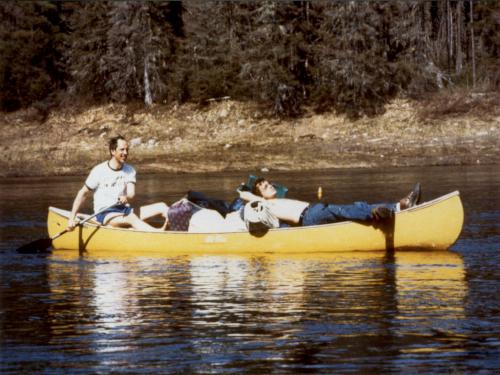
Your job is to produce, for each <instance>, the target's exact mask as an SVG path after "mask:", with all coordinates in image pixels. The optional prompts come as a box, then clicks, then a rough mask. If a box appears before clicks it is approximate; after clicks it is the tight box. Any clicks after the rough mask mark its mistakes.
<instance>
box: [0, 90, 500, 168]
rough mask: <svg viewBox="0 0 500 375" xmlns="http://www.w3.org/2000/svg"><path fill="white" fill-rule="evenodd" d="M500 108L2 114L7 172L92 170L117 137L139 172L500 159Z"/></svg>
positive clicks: (399, 104) (225, 106) (475, 101)
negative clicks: (369, 114)
mask: <svg viewBox="0 0 500 375" xmlns="http://www.w3.org/2000/svg"><path fill="white" fill-rule="evenodd" d="M464 100H465V101H464ZM467 101H468V102H467ZM499 104H500V103H498V95H496V96H495V97H492V98H491V97H488V98H484V97H481V96H478V95H476V96H475V97H474V96H470V97H469V98H465V99H464V98H463V97H462V98H460V99H457V100H456V101H455V102H453V101H452V102H450V101H449V100H448V101H447V104H446V103H443V104H442V105H440V104H439V103H438V102H437V98H436V101H432V100H430V101H427V103H422V102H414V101H410V100H402V99H399V100H395V101H394V102H392V103H390V104H389V105H387V107H386V109H387V110H386V112H385V113H384V114H383V115H381V116H378V117H374V118H362V119H358V120H356V121H353V120H350V119H347V118H346V117H345V116H341V115H336V114H333V113H328V114H313V113H312V112H311V113H308V114H305V115H304V116H303V117H301V118H299V119H294V120H284V119H270V118H269V116H266V115H265V113H264V112H263V111H262V109H260V108H258V107H257V106H255V105H251V104H245V103H239V102H234V101H230V100H222V101H213V102H210V103H209V104H207V105H206V106H204V107H202V108H200V107H199V106H195V105H193V104H185V105H181V106H177V105H168V106H167V105H156V106H153V107H151V108H149V109H144V108H142V107H137V108H133V106H125V105H117V104H110V105H106V106H101V107H92V108H87V109H85V110H75V109H73V110H71V111H70V110H64V111H62V110H59V111H54V112H52V113H51V114H50V115H49V116H48V117H47V118H46V119H43V120H44V121H41V120H40V118H39V114H38V113H37V112H36V111H35V110H34V109H30V110H24V111H18V112H14V113H9V114H0V126H1V128H0V129H1V130H0V135H1V137H0V148H1V150H2V157H1V160H0V174H1V175H2V176H48V175H79V174H86V173H88V171H89V169H90V168H91V167H92V166H93V165H94V164H96V163H98V162H100V161H101V160H104V159H105V158H107V150H106V147H107V146H106V143H107V140H108V139H109V138H110V137H111V136H113V135H115V134H122V135H124V136H126V137H127V138H128V139H129V140H130V145H131V156H130V162H131V164H133V165H134V166H136V167H137V169H139V170H140V171H141V173H157V172H212V171H232V170H261V169H269V170H298V169H317V168H351V167H383V166H412V165H420V166H421V165H464V164H498V163H500V157H499V153H498V151H497V150H498V149H499V144H500V105H499ZM446 105H448V106H449V108H450V111H447V110H446V108H444V106H446ZM431 107H432V108H433V109H432V111H430V112H429V110H428V108H431ZM438 107H439V108H438ZM453 107H455V109H454V110H453Z"/></svg>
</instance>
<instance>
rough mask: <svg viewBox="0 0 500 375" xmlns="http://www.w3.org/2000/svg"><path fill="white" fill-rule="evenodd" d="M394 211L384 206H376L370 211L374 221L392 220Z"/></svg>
mask: <svg viewBox="0 0 500 375" xmlns="http://www.w3.org/2000/svg"><path fill="white" fill-rule="evenodd" d="M393 216H394V211H393V210H391V209H390V208H388V207H385V206H377V207H375V208H374V209H372V217H373V219H374V220H387V219H392V217H393Z"/></svg>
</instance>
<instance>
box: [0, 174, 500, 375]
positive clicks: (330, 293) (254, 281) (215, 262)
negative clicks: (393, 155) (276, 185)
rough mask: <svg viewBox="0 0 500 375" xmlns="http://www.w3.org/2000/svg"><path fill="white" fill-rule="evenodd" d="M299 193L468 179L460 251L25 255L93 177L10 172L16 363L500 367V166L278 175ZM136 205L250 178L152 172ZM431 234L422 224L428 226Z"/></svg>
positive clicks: (1, 303) (169, 368)
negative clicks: (52, 213)
mask: <svg viewBox="0 0 500 375" xmlns="http://www.w3.org/2000/svg"><path fill="white" fill-rule="evenodd" d="M267 177H268V178H270V179H272V180H275V181H277V182H280V183H282V184H284V185H286V186H288V187H289V189H290V191H289V196H293V197H297V198H302V199H305V200H314V199H315V195H316V190H317V188H318V186H322V188H323V192H324V196H325V198H326V199H327V200H329V201H332V202H337V203H348V202H351V201H354V200H368V201H370V202H379V201H392V200H395V199H398V198H400V197H402V196H403V195H405V194H406V193H407V192H408V191H409V190H410V188H411V187H412V185H413V183H414V182H415V181H417V180H418V181H420V182H421V183H422V186H423V191H424V200H429V199H432V198H435V197H437V196H439V195H442V194H445V193H448V192H451V191H453V190H460V193H461V197H462V201H463V204H464V209H465V224H464V228H463V231H462V234H461V236H460V238H459V240H458V241H457V243H456V244H455V245H454V246H453V247H452V248H451V249H450V250H448V251H412V252H396V253H395V254H390V253H385V252H374V253H340V254H332V255H328V254H314V253H309V254H299V255H273V254H263V253H255V254H249V255H244V256H231V255H213V256H209V255H190V254H188V253H186V254H176V255H172V256H168V255H166V256H159V255H158V254H156V255H151V256H140V257H137V256H127V255H126V254H120V253H118V252H114V253H112V254H107V253H98V254H90V255H82V256H80V255H78V254H76V253H75V252H72V251H53V252H52V253H49V254H42V255H25V254H17V253H16V252H15V249H16V248H17V247H18V246H20V245H22V244H23V243H27V242H29V241H31V240H33V239H36V238H43V237H46V232H45V230H46V215H47V207H48V206H49V205H52V206H56V207H61V208H69V207H70V205H71V202H72V199H73V197H74V195H75V193H76V191H77V190H78V189H79V187H80V186H81V184H82V183H83V179H84V177H57V178H49V179H46V178H43V179H41V178H12V179H4V180H3V181H1V182H0V193H1V195H0V208H1V215H0V239H1V243H0V328H1V330H0V372H2V373H19V372H22V373H76V374H78V373H85V374H86V373H110V372H120V373H122V372H123V373H127V372H130V373H179V372H184V373H270V372H273V373H274V372H276V373H311V372H312V373H325V374H330V373H365V372H374V373H417V372H422V373H443V372H446V373H474V374H475V373H494V372H498V370H499V369H500V326H499V323H500V318H499V316H500V301H499V298H498V294H499V286H500V281H499V280H500V271H499V265H500V201H499V198H498V195H499V193H500V173H499V171H498V168H497V167H495V166H474V167H426V168H410V169H406V168H389V169H383V170H381V169H356V170H328V171H314V172H294V173H290V172H286V173H285V172H279V173H269V174H268V175H267ZM139 178H140V182H139V184H138V190H139V196H138V198H137V203H138V204H141V203H148V202H152V201H156V200H164V201H167V202H172V201H173V200H176V199H178V198H179V197H180V196H182V195H183V194H184V193H185V192H186V191H187V190H188V189H196V190H201V191H203V192H205V193H207V194H208V195H212V196H216V197H220V198H224V199H231V198H233V197H234V195H235V191H234V190H235V188H236V187H237V186H238V184H239V183H240V182H241V181H243V180H245V179H246V177H245V176H244V174H242V173H241V174H234V173H233V174H210V175H191V174H185V175H148V176H140V177H139ZM416 230H418V228H416Z"/></svg>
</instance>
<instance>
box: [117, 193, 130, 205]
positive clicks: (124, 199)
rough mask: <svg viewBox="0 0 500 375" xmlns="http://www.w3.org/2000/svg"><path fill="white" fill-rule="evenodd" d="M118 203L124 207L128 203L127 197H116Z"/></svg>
mask: <svg viewBox="0 0 500 375" xmlns="http://www.w3.org/2000/svg"><path fill="white" fill-rule="evenodd" d="M118 202H119V203H120V204H123V205H126V204H127V203H128V198H127V196H126V195H120V196H119V197H118Z"/></svg>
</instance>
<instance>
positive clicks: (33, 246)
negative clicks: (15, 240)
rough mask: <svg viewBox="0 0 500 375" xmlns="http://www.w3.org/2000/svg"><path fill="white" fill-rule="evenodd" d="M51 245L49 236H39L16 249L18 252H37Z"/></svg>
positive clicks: (43, 250) (41, 251)
mask: <svg viewBox="0 0 500 375" xmlns="http://www.w3.org/2000/svg"><path fill="white" fill-rule="evenodd" d="M51 246H52V239H51V238H41V239H39V240H36V241H33V242H30V243H27V244H26V245H23V246H21V247H20V248H18V249H17V250H16V251H17V252H18V253H20V254H37V253H43V252H46V251H47V249H48V248H49V247H51Z"/></svg>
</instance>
